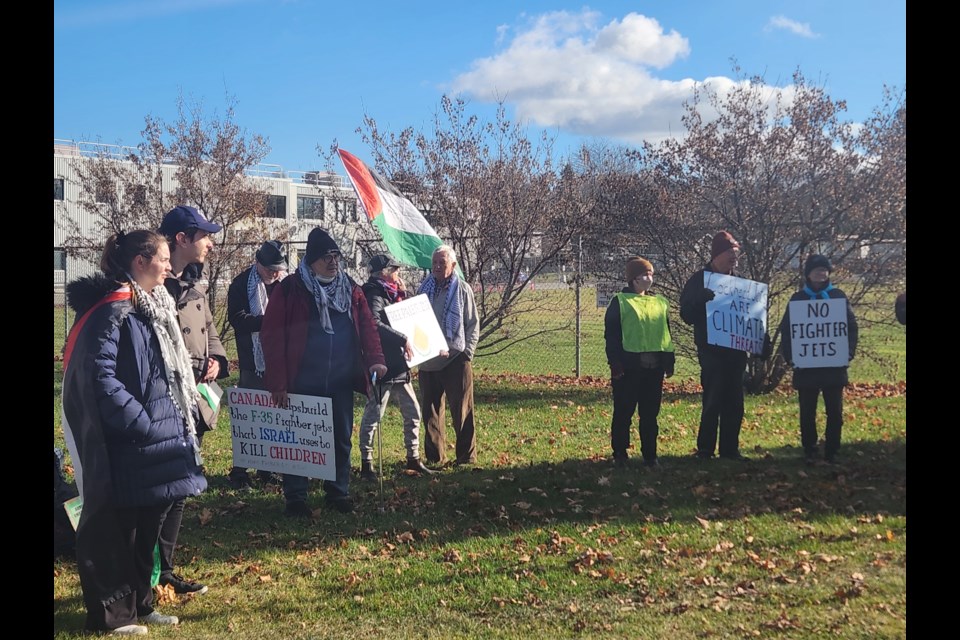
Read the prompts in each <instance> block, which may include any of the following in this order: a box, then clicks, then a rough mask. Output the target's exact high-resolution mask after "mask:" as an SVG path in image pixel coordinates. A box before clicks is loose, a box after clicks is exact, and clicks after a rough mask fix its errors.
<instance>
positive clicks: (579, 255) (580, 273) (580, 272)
mask: <svg viewBox="0 0 960 640" xmlns="http://www.w3.org/2000/svg"><path fill="white" fill-rule="evenodd" d="M582 281H583V236H577V276H576V281H575V282H576V285H575V290H576V292H577V366H576V369H575V371H576V376H577V379H579V378H580V284H581V282H582Z"/></svg>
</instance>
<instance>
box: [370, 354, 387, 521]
mask: <svg viewBox="0 0 960 640" xmlns="http://www.w3.org/2000/svg"><path fill="white" fill-rule="evenodd" d="M370 382H371V383H372V384H373V393H374V396H375V397H376V399H377V406H378V407H379V406H380V405H381V403H382V402H383V388H382V387H381V386H380V385H378V384H377V372H376V371H374V372H373V374H372V375H371V376H370ZM377 478H378V479H379V481H380V483H379V484H380V508H379V512H380V513H386V509H385V508H384V506H383V416H382V415H381V416H380V421H379V422H378V423H377Z"/></svg>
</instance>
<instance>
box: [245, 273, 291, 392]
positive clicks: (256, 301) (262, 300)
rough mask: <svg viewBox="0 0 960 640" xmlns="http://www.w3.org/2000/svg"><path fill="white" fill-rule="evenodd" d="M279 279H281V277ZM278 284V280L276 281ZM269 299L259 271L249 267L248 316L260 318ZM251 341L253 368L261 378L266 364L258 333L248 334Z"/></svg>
mask: <svg viewBox="0 0 960 640" xmlns="http://www.w3.org/2000/svg"><path fill="white" fill-rule="evenodd" d="M280 279H281V280H282V279H283V276H282V275H281V277H280ZM278 282H279V280H278ZM269 301H270V297H269V296H268V295H267V285H266V284H264V282H263V278H261V277H260V271H258V270H257V265H256V263H254V264H253V266H251V267H250V276H249V277H248V278H247V302H248V303H249V304H250V315H254V316H262V315H263V314H264V313H265V312H266V310H267V303H268V302H269ZM250 337H251V338H252V339H253V366H254V367H255V368H256V370H257V375H258V376H260V377H261V378H262V377H263V372H264V371H266V370H267V363H266V360H264V357H263V345H262V344H261V343H260V332H259V331H254V332H253V333H252V334H250Z"/></svg>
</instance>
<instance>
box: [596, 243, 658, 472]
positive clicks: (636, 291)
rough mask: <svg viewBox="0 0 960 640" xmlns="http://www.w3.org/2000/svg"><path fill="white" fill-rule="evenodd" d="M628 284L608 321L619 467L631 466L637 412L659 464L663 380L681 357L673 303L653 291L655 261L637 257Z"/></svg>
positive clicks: (645, 446) (646, 446)
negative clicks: (675, 344)
mask: <svg viewBox="0 0 960 640" xmlns="http://www.w3.org/2000/svg"><path fill="white" fill-rule="evenodd" d="M625 271H626V280H627V286H626V287H624V288H623V290H622V291H621V292H620V293H618V294H617V295H615V296H614V297H613V299H612V300H611V301H610V306H608V307H607V313H606V315H605V316H604V319H603V326H604V339H605V340H606V351H607V363H608V364H609V365H610V379H611V386H612V387H613V420H612V423H611V425H610V444H611V446H612V448H613V462H614V464H615V465H616V466H619V467H623V466H626V465H627V461H628V459H629V456H628V454H627V450H628V449H629V448H630V425H631V422H632V421H633V413H634V411H636V412H637V415H638V417H639V419H640V452H641V455H642V456H643V464H644V465H645V466H647V467H656V466H659V462H658V461H657V435H658V434H659V433H660V427H659V425H658V424H657V416H658V415H659V414H660V401H661V399H662V398H663V379H664V378H665V377H666V378H669V377H670V376H672V375H673V367H674V363H675V361H676V356H675V353H674V348H673V340H672V339H671V338H670V323H669V321H668V319H667V315H668V311H669V308H670V303H669V302H667V299H666V298H664V297H663V296H661V295H657V294H655V293H650V287H652V286H653V265H652V264H651V263H650V261H649V260H646V259H644V258H641V257H639V256H634V257H632V258H630V259H629V260H627V264H626V269H625Z"/></svg>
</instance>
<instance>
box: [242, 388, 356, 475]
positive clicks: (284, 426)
mask: <svg viewBox="0 0 960 640" xmlns="http://www.w3.org/2000/svg"><path fill="white" fill-rule="evenodd" d="M289 397H290V403H289V404H288V405H287V407H286V408H281V407H278V406H277V405H276V404H274V402H273V399H272V398H271V397H270V392H269V391H261V390H259V389H244V388H242V387H231V388H230V389H229V390H228V391H227V403H228V404H229V406H230V431H231V433H232V434H233V465H234V466H235V467H242V468H244V469H248V468H253V469H260V470H262V471H273V472H276V473H289V474H293V475H297V476H306V477H308V478H320V479H322V480H336V479H337V469H336V460H335V457H336V456H335V454H334V447H333V403H332V402H331V401H330V398H321V397H319V396H307V395H301V394H298V393H291V394H290V395H289Z"/></svg>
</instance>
